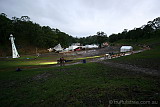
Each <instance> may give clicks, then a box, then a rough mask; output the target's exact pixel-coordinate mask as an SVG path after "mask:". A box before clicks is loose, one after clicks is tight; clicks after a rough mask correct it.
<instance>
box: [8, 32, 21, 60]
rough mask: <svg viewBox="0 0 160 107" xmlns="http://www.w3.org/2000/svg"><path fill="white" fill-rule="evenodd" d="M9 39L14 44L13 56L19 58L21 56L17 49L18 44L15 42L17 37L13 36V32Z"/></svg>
mask: <svg viewBox="0 0 160 107" xmlns="http://www.w3.org/2000/svg"><path fill="white" fill-rule="evenodd" d="M9 39H10V40H11V44H12V58H19V57H20V56H19V54H18V52H17V49H16V46H15V44H14V40H15V38H14V37H13V35H12V34H11V35H10V38H9Z"/></svg>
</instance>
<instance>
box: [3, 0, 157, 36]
mask: <svg viewBox="0 0 160 107" xmlns="http://www.w3.org/2000/svg"><path fill="white" fill-rule="evenodd" d="M159 10H160V0H0V13H5V14H7V16H8V17H9V18H12V17H13V16H15V17H18V18H20V17H21V16H29V17H30V18H31V21H33V22H34V23H38V24H40V25H41V26H50V27H51V28H58V29H59V30H61V31H63V32H65V33H67V34H69V35H71V36H74V37H76V36H77V37H86V36H90V35H94V34H96V32H98V31H103V32H105V33H106V34H107V35H108V36H109V35H111V34H112V33H120V32H122V31H123V30H124V29H129V30H131V29H133V28H135V27H137V28H138V27H141V26H142V25H144V24H147V22H148V21H152V20H153V19H155V18H157V17H160V11H159Z"/></svg>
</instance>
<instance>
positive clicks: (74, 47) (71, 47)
mask: <svg viewBox="0 0 160 107" xmlns="http://www.w3.org/2000/svg"><path fill="white" fill-rule="evenodd" d="M78 47H79V46H69V48H68V50H70V51H73V50H74V49H76V48H78Z"/></svg>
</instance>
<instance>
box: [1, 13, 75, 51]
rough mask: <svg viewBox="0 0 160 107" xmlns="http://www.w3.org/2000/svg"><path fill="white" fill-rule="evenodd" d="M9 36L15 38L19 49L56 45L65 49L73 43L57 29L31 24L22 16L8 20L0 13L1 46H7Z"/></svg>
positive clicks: (72, 39)
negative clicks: (11, 35) (59, 44)
mask: <svg viewBox="0 0 160 107" xmlns="http://www.w3.org/2000/svg"><path fill="white" fill-rule="evenodd" d="M10 34H13V36H14V37H15V38H16V43H17V44H18V45H19V46H20V47H22V46H35V47H39V48H49V47H54V46H55V45H56V44H58V43H61V45H62V46H64V47H67V46H68V45H69V44H71V43H72V42H74V41H75V39H74V38H73V37H72V36H70V35H68V34H66V33H64V32H61V31H60V30H59V29H54V28H50V27H49V26H40V25H39V24H37V23H33V22H32V21H30V18H29V17H28V16H22V17H21V18H16V17H12V19H9V18H7V16H6V15H5V14H4V13H2V14H1V15H0V43H1V45H2V46H6V45H8V44H9V42H10V41H9V39H8V38H9V36H10Z"/></svg>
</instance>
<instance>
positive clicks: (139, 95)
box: [0, 63, 160, 107]
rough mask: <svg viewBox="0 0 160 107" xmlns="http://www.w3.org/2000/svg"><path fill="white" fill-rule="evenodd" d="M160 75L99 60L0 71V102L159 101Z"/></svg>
mask: <svg viewBox="0 0 160 107" xmlns="http://www.w3.org/2000/svg"><path fill="white" fill-rule="evenodd" d="M159 83H160V81H159V78H158V77H153V76H149V75H145V74H141V73H135V72H130V71H125V70H122V69H116V68H110V67H106V66H104V65H101V64H97V63H87V64H79V65H72V66H65V67H54V68H41V69H26V70H23V71H21V72H15V71H3V72H2V71H1V72H0V84H1V85H0V87H1V88H0V104H1V107H8V106H16V107H17V106H53V105H54V106H82V105H83V106H106V105H108V104H109V100H124V101H125V100H128V101H129V100H133V101H148V100H149V101H158V99H160V95H159V92H160V88H159V87H160V86H159Z"/></svg>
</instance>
